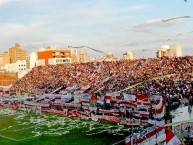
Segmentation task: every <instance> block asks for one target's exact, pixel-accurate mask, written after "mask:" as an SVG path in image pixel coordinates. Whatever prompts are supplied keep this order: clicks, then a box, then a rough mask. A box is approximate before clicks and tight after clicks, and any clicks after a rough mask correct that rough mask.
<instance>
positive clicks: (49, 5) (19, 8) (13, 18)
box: [0, 0, 193, 58]
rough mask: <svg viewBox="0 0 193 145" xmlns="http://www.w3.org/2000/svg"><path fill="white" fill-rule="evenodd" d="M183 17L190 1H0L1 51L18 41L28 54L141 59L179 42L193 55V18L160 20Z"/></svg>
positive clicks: (191, 9)
mask: <svg viewBox="0 0 193 145" xmlns="http://www.w3.org/2000/svg"><path fill="white" fill-rule="evenodd" d="M180 16H193V1H192V0H188V2H184V0H0V53H3V52H4V51H7V50H8V49H9V48H10V47H12V46H13V45H14V43H15V42H20V44H21V46H22V48H24V49H27V50H28V51H29V53H30V52H32V51H35V52H37V51H38V50H39V48H40V47H47V46H49V45H56V46H59V47H60V49H67V48H68V46H82V45H84V46H89V47H92V48H95V49H99V50H103V51H105V52H106V53H109V52H111V53H114V54H116V55H117V56H118V57H119V58H121V57H122V54H123V53H125V52H128V51H132V52H135V53H136V55H137V57H138V58H140V57H143V56H145V57H155V52H156V51H157V50H158V49H159V48H160V47H161V45H166V44H181V45H182V48H183V54H184V55H193V18H186V19H176V20H173V21H168V22H163V21H162V20H165V19H169V18H173V17H180ZM84 49H87V50H88V48H84ZM143 50H146V51H143ZM88 51H89V54H90V56H91V57H101V56H100V55H101V54H100V53H96V52H94V51H92V50H88Z"/></svg>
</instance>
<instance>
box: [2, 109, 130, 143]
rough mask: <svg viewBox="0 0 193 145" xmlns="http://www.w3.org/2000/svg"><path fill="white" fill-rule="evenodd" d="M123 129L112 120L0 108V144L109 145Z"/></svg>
mask: <svg viewBox="0 0 193 145" xmlns="http://www.w3.org/2000/svg"><path fill="white" fill-rule="evenodd" d="M127 132H128V129H127V128H124V127H123V126H117V125H115V124H112V123H101V122H94V121H90V120H82V119H77V118H69V117H64V116H56V115H46V114H40V113H26V112H23V111H16V110H10V109H2V108H0V145H111V144H115V143H117V142H119V141H121V140H124V138H125V137H126V136H128V133H127ZM122 144H124V141H122V142H120V143H117V145H122Z"/></svg>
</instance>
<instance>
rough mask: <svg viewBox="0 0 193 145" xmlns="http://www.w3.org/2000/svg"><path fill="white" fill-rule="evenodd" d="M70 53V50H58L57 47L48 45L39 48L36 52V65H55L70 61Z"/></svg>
mask: <svg viewBox="0 0 193 145" xmlns="http://www.w3.org/2000/svg"><path fill="white" fill-rule="evenodd" d="M71 62H72V55H71V51H70V50H59V48H56V47H54V48H52V49H50V47H48V49H44V48H40V49H39V52H38V60H37V65H49V64H50V65H56V64H62V63H71Z"/></svg>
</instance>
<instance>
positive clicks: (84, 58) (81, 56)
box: [71, 50, 89, 63]
mask: <svg viewBox="0 0 193 145" xmlns="http://www.w3.org/2000/svg"><path fill="white" fill-rule="evenodd" d="M71 54H72V56H75V57H74V58H75V59H76V61H75V62H78V63H86V62H88V61H89V56H88V53H87V51H86V50H71Z"/></svg>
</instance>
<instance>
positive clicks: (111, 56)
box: [103, 53, 117, 61]
mask: <svg viewBox="0 0 193 145" xmlns="http://www.w3.org/2000/svg"><path fill="white" fill-rule="evenodd" d="M103 60H104V61H116V60H117V57H116V56H115V55H114V54H112V53H109V54H108V55H105V56H103Z"/></svg>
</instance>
